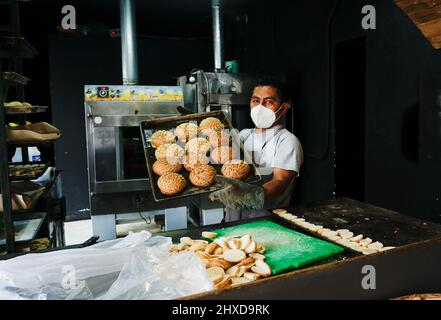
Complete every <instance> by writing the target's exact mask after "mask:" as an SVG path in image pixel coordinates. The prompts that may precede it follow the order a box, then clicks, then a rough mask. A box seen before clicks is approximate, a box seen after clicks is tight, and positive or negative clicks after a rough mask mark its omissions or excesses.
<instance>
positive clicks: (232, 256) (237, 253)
mask: <svg viewBox="0 0 441 320" xmlns="http://www.w3.org/2000/svg"><path fill="white" fill-rule="evenodd" d="M246 257H247V255H246V254H245V252H243V251H242V250H239V249H228V250H224V259H225V260H226V261H229V262H235V263H236V262H240V261H242V260H244V259H245V258H246Z"/></svg>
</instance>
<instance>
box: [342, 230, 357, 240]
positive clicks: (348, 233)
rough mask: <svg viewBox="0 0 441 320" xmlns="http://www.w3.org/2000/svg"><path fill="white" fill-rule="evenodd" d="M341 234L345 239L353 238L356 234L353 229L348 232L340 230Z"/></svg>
mask: <svg viewBox="0 0 441 320" xmlns="http://www.w3.org/2000/svg"><path fill="white" fill-rule="evenodd" d="M339 235H340V237H342V238H343V239H351V238H352V237H353V236H354V233H353V232H351V231H347V232H340V233H339Z"/></svg>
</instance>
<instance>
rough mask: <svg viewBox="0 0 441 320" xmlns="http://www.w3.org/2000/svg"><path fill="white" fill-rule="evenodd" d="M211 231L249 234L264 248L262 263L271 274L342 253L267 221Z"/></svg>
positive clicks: (336, 247)
mask: <svg viewBox="0 0 441 320" xmlns="http://www.w3.org/2000/svg"><path fill="white" fill-rule="evenodd" d="M213 232H216V233H217V237H236V236H243V235H246V234H249V235H251V236H252V237H253V240H254V241H256V242H257V243H259V244H261V245H263V246H264V247H265V248H266V251H265V257H266V258H265V260H266V262H267V263H268V265H269V266H270V267H271V269H272V271H273V274H280V273H283V272H286V271H289V270H293V269H297V268H300V267H302V266H304V265H306V264H309V263H313V262H316V261H319V260H323V259H326V258H329V257H331V256H333V255H336V254H339V253H342V252H343V251H344V249H343V248H342V247H339V246H337V245H334V244H332V243H329V242H326V241H323V240H320V239H317V238H313V237H310V236H307V235H305V234H302V233H299V232H296V231H294V230H290V229H287V228H285V227H282V226H281V225H279V224H277V223H274V222H271V221H268V220H259V221H254V222H250V223H245V224H241V225H238V226H234V227H229V228H223V229H218V230H214V231H213Z"/></svg>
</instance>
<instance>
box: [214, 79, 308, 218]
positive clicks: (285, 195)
mask: <svg viewBox="0 0 441 320" xmlns="http://www.w3.org/2000/svg"><path fill="white" fill-rule="evenodd" d="M250 107H251V110H250V111H251V112H250V114H251V119H252V120H253V122H254V124H255V126H256V128H255V129H245V130H242V131H241V132H240V134H239V136H240V138H241V140H242V141H243V143H244V147H245V149H246V150H247V151H249V152H250V153H251V154H252V156H253V161H254V163H255V164H256V165H257V167H258V170H259V172H260V173H261V175H262V182H263V184H262V185H261V186H257V185H251V184H247V183H244V182H242V181H239V180H235V179H230V178H226V177H223V176H218V177H217V179H218V181H219V182H221V183H222V184H223V185H224V186H225V188H224V189H222V190H219V191H216V192H213V193H212V194H210V196H209V197H210V199H211V200H213V201H215V200H217V201H221V202H223V203H224V204H225V206H226V213H225V221H226V222H229V221H235V220H239V219H245V218H254V217H259V216H264V215H267V214H269V211H267V210H265V209H272V208H280V207H286V206H288V205H289V203H290V200H291V195H292V193H293V191H294V185H295V181H296V178H297V177H298V175H299V173H300V167H301V165H302V162H303V151H302V146H301V144H300V141H299V140H298V139H297V137H296V136H295V135H294V134H292V133H291V132H289V131H288V130H287V129H285V128H284V126H283V121H284V118H283V117H284V115H285V113H286V111H287V110H288V109H289V108H290V107H291V106H290V104H289V102H288V101H287V99H286V96H285V92H284V88H283V86H282V85H281V84H280V83H279V82H278V81H277V80H275V79H262V80H260V81H258V82H257V83H256V85H255V86H254V89H253V93H252V97H251V101H250Z"/></svg>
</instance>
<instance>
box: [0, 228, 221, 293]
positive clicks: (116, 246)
mask: <svg viewBox="0 0 441 320" xmlns="http://www.w3.org/2000/svg"><path fill="white" fill-rule="evenodd" d="M171 244H172V241H171V238H166V237H160V236H156V237H151V234H150V233H149V232H146V231H142V232H138V233H130V234H129V235H128V236H127V237H125V238H123V239H118V240H111V241H105V242H102V243H99V244H96V245H94V246H91V247H87V248H80V249H67V250H60V251H53V252H48V253H35V254H27V255H24V256H20V257H17V258H13V259H10V260H6V261H0V299H44V300H54V299H55V300H64V299H66V300H70V299H88V300H90V299H174V298H178V297H182V296H186V295H191V294H196V293H200V292H204V291H207V290H212V289H213V285H212V283H211V282H210V281H209V280H208V275H207V273H206V271H205V268H204V267H203V265H202V263H201V262H200V261H199V259H198V258H197V256H196V255H195V254H194V253H193V252H189V253H183V254H170V253H169V252H168V249H169V247H170V246H171Z"/></svg>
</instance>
